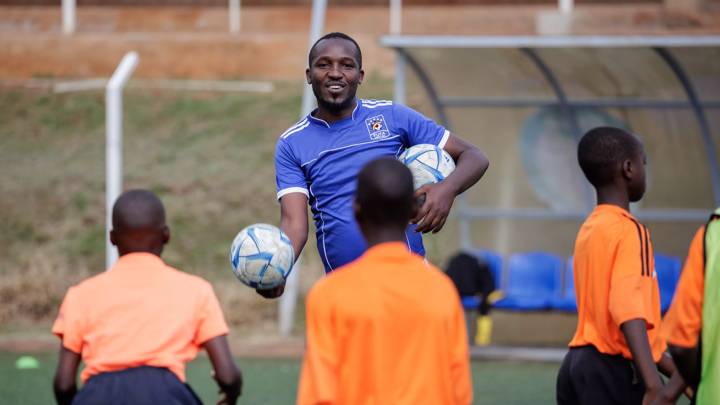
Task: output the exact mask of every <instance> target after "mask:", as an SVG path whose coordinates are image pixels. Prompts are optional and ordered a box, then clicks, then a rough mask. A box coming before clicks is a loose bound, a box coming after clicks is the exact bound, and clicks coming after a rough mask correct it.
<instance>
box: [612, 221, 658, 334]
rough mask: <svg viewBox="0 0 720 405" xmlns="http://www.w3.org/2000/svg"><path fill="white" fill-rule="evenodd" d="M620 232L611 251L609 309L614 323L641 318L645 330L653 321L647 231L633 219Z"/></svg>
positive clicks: (650, 327)
mask: <svg viewBox="0 0 720 405" xmlns="http://www.w3.org/2000/svg"><path fill="white" fill-rule="evenodd" d="M618 230H619V231H620V232H621V235H620V238H619V240H618V242H617V246H616V250H615V258H614V261H613V266H612V275H611V280H610V298H609V310H610V315H611V316H612V318H613V321H615V323H616V324H617V325H622V324H623V323H625V322H627V321H629V320H632V319H643V320H645V323H646V324H647V329H648V330H649V329H653V328H654V327H656V326H659V325H655V324H654V322H653V320H654V319H655V317H654V316H653V312H652V311H653V308H652V294H653V286H654V284H653V274H652V269H651V268H650V263H651V262H650V258H649V257H648V252H649V251H650V249H649V246H650V241H649V237H650V236H649V234H648V232H647V230H646V229H645V227H644V226H642V225H640V224H639V223H637V222H634V221H633V223H632V224H627V225H626V226H623V227H622V228H618Z"/></svg>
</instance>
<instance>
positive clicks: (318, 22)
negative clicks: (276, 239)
mask: <svg viewBox="0 0 720 405" xmlns="http://www.w3.org/2000/svg"><path fill="white" fill-rule="evenodd" d="M326 9H327V0H313V8H312V19H311V20H310V38H309V45H308V51H309V50H310V47H312V46H313V44H314V43H315V41H317V40H318V39H319V38H320V36H321V33H322V32H323V29H324V26H325V11H326ZM314 106H315V97H314V95H313V92H312V87H310V85H309V84H307V83H305V88H304V89H303V98H302V107H301V111H300V116H301V117H302V116H305V115H307V114H309V113H310V111H312V110H313V108H314ZM299 289H300V258H298V260H297V262H295V267H294V268H293V270H292V272H290V276H289V277H288V279H287V281H286V283H285V292H284V293H283V295H282V296H280V299H279V302H278V326H279V330H280V336H289V335H290V332H292V327H293V323H294V321H295V306H296V305H297V297H298V290H299Z"/></svg>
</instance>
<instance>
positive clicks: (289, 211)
mask: <svg viewBox="0 0 720 405" xmlns="http://www.w3.org/2000/svg"><path fill="white" fill-rule="evenodd" d="M307 206H308V198H307V196H306V195H305V194H303V193H290V194H286V195H284V196H282V197H281V198H280V229H282V231H283V232H285V234H286V235H287V236H288V238H290V242H292V246H293V252H295V260H297V258H298V257H300V253H301V252H302V250H303V247H305V242H307V237H308V211H307ZM255 291H257V293H258V294H260V295H262V296H263V297H265V298H277V297H279V296H281V295H282V294H283V292H284V291H285V284H284V283H283V284H281V285H279V286H277V287H275V288H271V289H269V290H255Z"/></svg>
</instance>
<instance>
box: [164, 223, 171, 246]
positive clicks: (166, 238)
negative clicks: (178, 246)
mask: <svg viewBox="0 0 720 405" xmlns="http://www.w3.org/2000/svg"><path fill="white" fill-rule="evenodd" d="M162 241H163V245H167V244H168V242H170V228H169V227H168V226H167V225H165V226H164V227H163V230H162Z"/></svg>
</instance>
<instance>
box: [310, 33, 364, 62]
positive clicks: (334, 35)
mask: <svg viewBox="0 0 720 405" xmlns="http://www.w3.org/2000/svg"><path fill="white" fill-rule="evenodd" d="M332 38H338V39H344V40H346V41H350V42H352V44H353V45H355V59H357V63H358V69H362V51H360V45H358V43H357V41H355V40H354V39H353V38H352V37H351V36H350V35H348V34H345V33H342V32H330V33H328V34H325V35H323V36H322V37H320V38H318V40H317V41H315V43H314V44H313V46H312V47H310V52H308V66H312V61H313V59H314V58H315V48H317V46H318V44H319V43H320V42H321V41H324V40H326V39H332Z"/></svg>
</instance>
